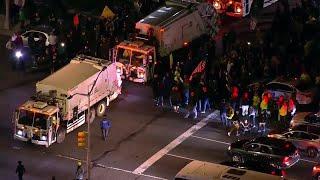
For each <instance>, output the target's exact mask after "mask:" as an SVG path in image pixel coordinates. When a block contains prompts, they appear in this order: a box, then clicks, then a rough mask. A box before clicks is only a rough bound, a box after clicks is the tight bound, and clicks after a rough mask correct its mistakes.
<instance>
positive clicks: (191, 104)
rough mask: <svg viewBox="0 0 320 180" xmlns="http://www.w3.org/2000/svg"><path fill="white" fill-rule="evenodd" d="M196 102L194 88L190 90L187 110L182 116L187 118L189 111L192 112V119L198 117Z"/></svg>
mask: <svg viewBox="0 0 320 180" xmlns="http://www.w3.org/2000/svg"><path fill="white" fill-rule="evenodd" d="M197 102H198V98H197V95H196V93H195V91H194V90H191V92H190V101H189V104H188V108H187V109H188V112H187V114H186V115H185V116H184V118H188V117H189V116H190V114H191V113H193V114H194V116H193V119H196V118H197V117H198V112H197Z"/></svg>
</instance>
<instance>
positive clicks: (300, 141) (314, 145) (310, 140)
mask: <svg viewBox="0 0 320 180" xmlns="http://www.w3.org/2000/svg"><path fill="white" fill-rule="evenodd" d="M268 137H272V138H277V139H283V140H286V141H290V142H292V143H293V144H294V145H295V146H296V147H297V148H298V149H299V150H301V151H306V152H307V154H308V156H309V157H311V158H315V157H317V156H318V153H319V150H320V136H319V135H317V134H312V133H309V132H307V131H300V130H292V131H288V132H285V133H282V134H269V135H268Z"/></svg>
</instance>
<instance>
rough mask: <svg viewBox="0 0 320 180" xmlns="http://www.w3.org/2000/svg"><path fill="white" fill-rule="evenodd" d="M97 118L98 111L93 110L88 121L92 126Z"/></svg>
mask: <svg viewBox="0 0 320 180" xmlns="http://www.w3.org/2000/svg"><path fill="white" fill-rule="evenodd" d="M95 118H96V110H95V109H93V108H92V109H91V110H90V117H89V118H87V121H88V120H89V123H90V124H91V123H92V122H93V121H94V119H95Z"/></svg>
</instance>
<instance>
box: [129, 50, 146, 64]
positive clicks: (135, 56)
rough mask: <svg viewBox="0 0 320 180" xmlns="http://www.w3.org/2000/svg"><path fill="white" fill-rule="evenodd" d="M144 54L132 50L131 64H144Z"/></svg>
mask: <svg viewBox="0 0 320 180" xmlns="http://www.w3.org/2000/svg"><path fill="white" fill-rule="evenodd" d="M145 60H146V55H145V54H142V53H139V52H134V51H133V52H132V59H131V65H132V66H136V67H142V66H143V65H144V64H145V62H144V61H145Z"/></svg>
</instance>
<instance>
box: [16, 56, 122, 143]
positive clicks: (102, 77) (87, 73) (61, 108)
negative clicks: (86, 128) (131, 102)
mask: <svg viewBox="0 0 320 180" xmlns="http://www.w3.org/2000/svg"><path fill="white" fill-rule="evenodd" d="M121 83H122V81H121V77H120V74H119V73H118V72H117V67H116V63H115V62H112V61H107V60H103V59H98V58H94V57H89V56H83V55H80V56H77V57H75V58H73V59H72V60H71V62H70V63H69V64H68V65H66V66H65V67H63V68H61V69H60V70H58V71H57V72H55V73H53V74H52V75H50V76H48V77H47V78H45V79H43V80H42V81H39V82H38V83H37V84H36V94H35V95H34V96H33V97H32V98H31V99H30V100H27V101H26V102H25V103H23V104H22V105H20V106H19V107H18V108H17V110H16V111H15V113H14V138H15V139H18V140H21V141H29V140H31V142H32V143H34V144H38V145H44V146H46V147H49V146H50V145H51V144H52V143H54V142H58V143H61V142H63V141H64V139H65V135H66V133H69V132H71V131H73V130H75V129H76V128H78V127H79V126H81V125H82V124H84V123H85V122H86V121H89V122H91V121H93V120H94V118H95V115H97V116H103V115H104V113H105V110H106V107H107V106H108V105H109V102H110V101H112V100H114V99H115V98H117V96H118V95H119V94H120V93H121ZM89 106H90V113H91V116H90V117H86V116H87V111H86V110H88V108H89Z"/></svg>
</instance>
